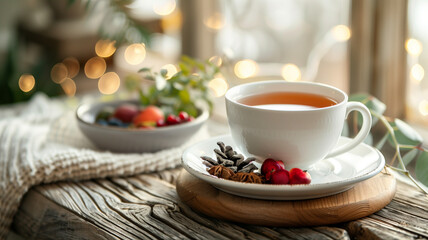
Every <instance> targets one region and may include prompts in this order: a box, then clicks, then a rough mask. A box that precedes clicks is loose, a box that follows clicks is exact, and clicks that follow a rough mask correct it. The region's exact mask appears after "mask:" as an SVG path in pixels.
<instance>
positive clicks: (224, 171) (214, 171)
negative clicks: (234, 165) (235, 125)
mask: <svg viewBox="0 0 428 240" xmlns="http://www.w3.org/2000/svg"><path fill="white" fill-rule="evenodd" d="M208 172H209V173H210V174H211V175H213V176H216V177H219V178H224V179H230V178H231V177H233V175H235V173H234V172H233V171H232V170H230V169H229V168H228V167H225V166H222V165H217V166H212V167H211V168H210V169H209V170H208Z"/></svg>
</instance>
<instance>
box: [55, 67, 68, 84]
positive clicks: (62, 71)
mask: <svg viewBox="0 0 428 240" xmlns="http://www.w3.org/2000/svg"><path fill="white" fill-rule="evenodd" d="M67 76H68V69H67V67H66V66H65V64H63V63H57V64H55V65H54V66H53V67H52V70H51V78H52V81H54V82H55V83H62V82H63V81H64V80H65V78H67Z"/></svg>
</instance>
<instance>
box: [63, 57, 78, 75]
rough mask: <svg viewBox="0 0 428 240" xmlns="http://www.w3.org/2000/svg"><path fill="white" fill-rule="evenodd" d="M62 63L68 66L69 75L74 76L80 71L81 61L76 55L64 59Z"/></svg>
mask: <svg viewBox="0 0 428 240" xmlns="http://www.w3.org/2000/svg"><path fill="white" fill-rule="evenodd" d="M62 63H63V64H64V65H65V67H67V71H68V74H67V77H69V78H74V77H75V76H76V75H77V74H79V71H80V63H79V61H78V60H77V59H76V58H74V57H68V58H66V59H64V60H63V61H62Z"/></svg>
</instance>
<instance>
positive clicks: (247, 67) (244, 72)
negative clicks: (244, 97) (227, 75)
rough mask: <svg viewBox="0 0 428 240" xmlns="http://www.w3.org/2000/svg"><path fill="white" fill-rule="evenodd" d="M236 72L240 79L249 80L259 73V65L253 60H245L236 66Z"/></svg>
mask: <svg viewBox="0 0 428 240" xmlns="http://www.w3.org/2000/svg"><path fill="white" fill-rule="evenodd" d="M234 71H235V74H236V76H238V77H239V78H249V77H251V76H254V75H255V74H256V73H257V72H258V65H257V63H256V62H255V61H253V60H250V59H245V60H241V61H239V62H237V63H236V64H235V67H234Z"/></svg>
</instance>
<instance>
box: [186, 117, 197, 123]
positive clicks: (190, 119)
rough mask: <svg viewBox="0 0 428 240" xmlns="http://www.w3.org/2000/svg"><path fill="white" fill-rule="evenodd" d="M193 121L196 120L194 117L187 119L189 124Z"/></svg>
mask: <svg viewBox="0 0 428 240" xmlns="http://www.w3.org/2000/svg"><path fill="white" fill-rule="evenodd" d="M193 120H195V118H194V117H192V116H190V117H189V118H188V119H187V122H191V121H193Z"/></svg>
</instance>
